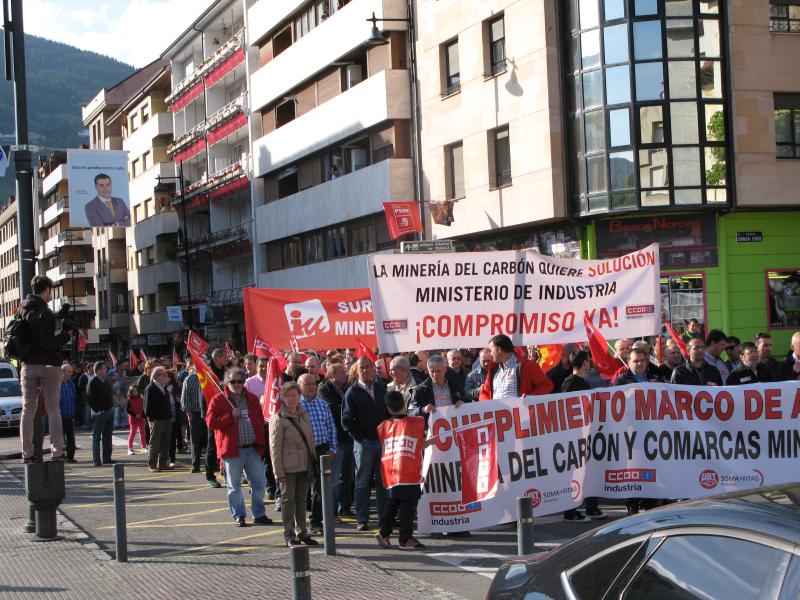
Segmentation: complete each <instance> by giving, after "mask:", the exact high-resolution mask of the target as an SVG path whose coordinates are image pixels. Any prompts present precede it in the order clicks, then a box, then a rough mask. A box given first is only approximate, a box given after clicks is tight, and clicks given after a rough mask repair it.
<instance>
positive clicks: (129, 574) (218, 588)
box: [0, 465, 456, 600]
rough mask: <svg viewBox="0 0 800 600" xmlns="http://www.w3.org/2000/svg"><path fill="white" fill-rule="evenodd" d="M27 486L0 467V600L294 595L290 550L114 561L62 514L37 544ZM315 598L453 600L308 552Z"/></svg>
mask: <svg viewBox="0 0 800 600" xmlns="http://www.w3.org/2000/svg"><path fill="white" fill-rule="evenodd" d="M23 487H24V486H23V483H22V482H21V481H20V480H19V479H17V478H16V477H15V476H14V474H13V473H11V472H10V471H9V470H8V469H7V468H6V467H5V466H3V465H0V497H2V500H0V599H5V598H9V599H11V598H13V599H19V598H41V597H43V595H44V596H46V597H47V598H74V599H76V600H89V599H93V598H97V599H102V600H105V599H107V598H109V597H113V598H115V599H128V598H130V599H131V600H141V599H142V598H143V597H144V598H146V597H156V598H157V597H164V596H166V595H167V594H169V595H170V596H173V597H176V598H183V597H187V598H188V597H202V598H209V597H227V598H236V597H237V596H238V597H239V598H246V597H250V596H252V595H253V594H258V595H259V596H261V597H264V598H268V599H272V598H276V599H279V598H280V599H288V598H291V584H292V579H291V569H290V557H289V551H288V550H285V551H272V552H269V551H267V552H264V553H263V554H245V555H240V554H235V553H230V554H223V555H219V554H217V555H212V556H204V555H193V556H187V557H173V558H166V559H165V558H163V557H160V558H156V559H138V560H135V561H132V562H130V563H127V564H119V563H116V562H114V561H112V560H110V557H109V556H108V554H106V553H105V552H103V551H102V550H101V549H100V548H99V547H98V546H97V545H96V544H93V543H91V541H90V539H89V538H88V537H87V536H86V534H84V533H82V532H81V531H80V530H78V528H77V527H75V526H74V525H73V524H72V523H71V522H69V521H68V520H66V519H65V518H64V517H63V516H62V515H60V523H59V534H60V535H61V536H62V537H61V539H59V540H57V541H52V542H39V541H35V540H36V538H35V536H34V535H33V534H27V533H24V532H23V529H22V526H23V523H24V521H25V516H26V515H27V502H26V500H25V498H24V495H23ZM311 572H312V575H311V586H312V595H313V597H314V598H325V599H328V598H331V599H340V598H341V599H347V600H357V599H362V598H363V599H364V600H372V599H373V598H377V597H401V598H409V599H414V598H419V599H422V598H426V599H429V600H430V599H437V598H447V599H453V598H456V596H455V595H453V594H450V593H446V592H442V591H441V590H439V589H438V588H435V587H434V586H430V585H428V584H426V583H424V582H421V581H419V580H416V579H412V578H410V577H397V576H392V575H390V574H388V573H387V572H386V571H384V570H382V569H380V568H379V567H377V566H376V565H375V564H373V563H371V562H367V561H364V560H356V559H354V558H351V557H348V556H335V557H328V556H325V554H324V552H323V551H322V550H321V549H320V550H312V552H311Z"/></svg>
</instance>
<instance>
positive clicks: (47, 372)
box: [20, 363, 64, 458]
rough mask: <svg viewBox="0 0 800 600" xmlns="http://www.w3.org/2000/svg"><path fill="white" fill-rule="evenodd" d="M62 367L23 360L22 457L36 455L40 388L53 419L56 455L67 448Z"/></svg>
mask: <svg viewBox="0 0 800 600" xmlns="http://www.w3.org/2000/svg"><path fill="white" fill-rule="evenodd" d="M63 378H64V375H63V372H62V371H61V367H46V366H45V365H29V364H27V363H22V369H20V386H21V387H22V424H21V426H20V433H21V436H20V437H21V438H22V458H32V457H33V419H34V415H35V414H36V409H37V407H38V404H39V391H41V392H42V395H43V396H44V404H45V407H46V408H47V420H48V422H49V423H50V445H51V446H52V453H53V454H52V456H53V458H57V457H59V456H61V455H62V454H63V452H64V432H63V430H62V429H61V406H60V404H59V399H60V394H61V380H62V379H63Z"/></svg>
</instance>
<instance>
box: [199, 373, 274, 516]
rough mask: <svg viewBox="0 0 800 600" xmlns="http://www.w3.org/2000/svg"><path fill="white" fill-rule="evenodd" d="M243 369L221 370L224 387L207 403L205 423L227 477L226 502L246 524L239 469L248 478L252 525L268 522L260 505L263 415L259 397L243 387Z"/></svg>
mask: <svg viewBox="0 0 800 600" xmlns="http://www.w3.org/2000/svg"><path fill="white" fill-rule="evenodd" d="M246 379H247V374H246V373H245V371H244V369H240V368H233V369H228V370H227V371H225V380H224V383H225V388H224V389H223V391H221V392H220V393H219V394H217V395H216V396H214V398H213V399H212V400H211V402H210V404H209V405H208V412H207V413H206V424H207V425H208V428H209V429H211V430H213V431H214V438H215V440H216V442H217V456H219V458H220V459H221V460H222V462H223V463H224V464H225V474H226V479H227V480H228V505H229V506H230V509H231V514H232V515H233V519H234V521H236V523H237V524H238V525H239V527H246V526H247V521H246V520H245V516H246V512H247V511H246V510H245V506H244V497H243V496H242V471H244V472H245V474H246V475H247V480H248V481H249V482H250V491H251V505H250V506H251V510H252V511H253V523H254V524H255V525H270V524H271V523H272V519H270V518H269V517H267V515H266V511H265V509H264V491H265V488H266V485H267V479H266V473H265V471H264V463H263V462H262V460H261V457H262V456H264V450H265V449H266V444H265V441H264V416H263V413H262V412H261V403H260V402H259V399H258V398H256V397H255V396H254V395H253V394H251V393H250V392H248V391H247V390H246V389H245V387H244V382H245V380H246Z"/></svg>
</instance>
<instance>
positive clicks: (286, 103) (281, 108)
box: [275, 98, 296, 129]
mask: <svg viewBox="0 0 800 600" xmlns="http://www.w3.org/2000/svg"><path fill="white" fill-rule="evenodd" d="M295 109H296V106H295V99H294V98H284V99H283V101H282V102H281V103H280V104H279V105H278V106H276V107H275V129H277V128H278V127H283V126H284V125H286V124H287V123H289V122H291V121H294V119H295V116H296V111H295Z"/></svg>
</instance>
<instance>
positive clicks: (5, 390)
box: [0, 381, 22, 398]
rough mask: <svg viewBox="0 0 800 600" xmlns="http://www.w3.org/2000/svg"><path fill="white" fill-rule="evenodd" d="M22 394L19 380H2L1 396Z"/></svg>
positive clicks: (0, 382) (0, 384) (0, 386)
mask: <svg viewBox="0 0 800 600" xmlns="http://www.w3.org/2000/svg"><path fill="white" fill-rule="evenodd" d="M21 395H22V392H20V389H19V381H0V398H7V397H9V396H21Z"/></svg>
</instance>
